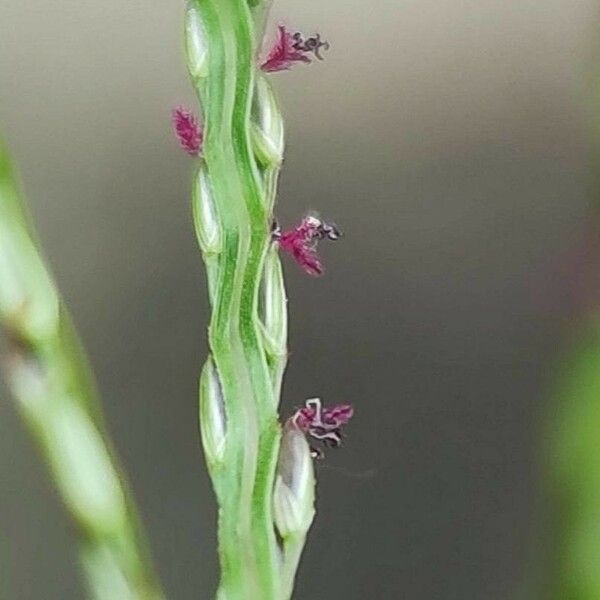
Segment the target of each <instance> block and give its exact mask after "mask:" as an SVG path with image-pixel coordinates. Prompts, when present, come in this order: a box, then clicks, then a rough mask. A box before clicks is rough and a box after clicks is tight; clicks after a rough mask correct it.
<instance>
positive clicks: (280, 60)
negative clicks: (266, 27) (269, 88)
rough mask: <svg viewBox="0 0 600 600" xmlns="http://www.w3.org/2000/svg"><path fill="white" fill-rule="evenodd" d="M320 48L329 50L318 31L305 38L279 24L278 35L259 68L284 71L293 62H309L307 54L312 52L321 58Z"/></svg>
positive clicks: (327, 44)
mask: <svg viewBox="0 0 600 600" xmlns="http://www.w3.org/2000/svg"><path fill="white" fill-rule="evenodd" d="M321 48H323V49H324V50H329V43H328V42H324V41H321V36H320V35H319V34H318V33H317V34H316V35H314V36H312V37H309V38H306V39H305V38H304V37H303V36H302V34H301V33H299V32H296V33H293V34H292V33H290V32H289V31H288V30H287V29H286V27H285V25H280V26H279V37H278V38H277V41H276V42H275V44H274V46H273V47H272V48H271V51H270V52H269V54H268V55H267V59H266V60H265V62H264V63H263V64H262V65H261V66H260V68H261V69H262V70H263V71H265V72H267V73H271V72H274V71H285V70H286V69H289V68H290V67H292V66H293V64H294V63H297V62H303V63H309V62H311V60H310V58H309V57H308V54H313V55H314V56H316V57H317V58H318V59H319V60H323V57H322V56H321V53H320V52H321Z"/></svg>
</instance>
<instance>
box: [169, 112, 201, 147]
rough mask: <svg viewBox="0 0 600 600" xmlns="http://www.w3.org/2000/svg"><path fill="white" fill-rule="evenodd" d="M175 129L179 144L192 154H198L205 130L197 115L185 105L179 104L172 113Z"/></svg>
mask: <svg viewBox="0 0 600 600" xmlns="http://www.w3.org/2000/svg"><path fill="white" fill-rule="evenodd" d="M171 123H172V124H173V131H174V132H175V135H176V136H177V139H178V140H179V145H180V146H181V147H182V148H183V149H184V150H185V151H186V152H187V153H188V154H189V155H191V156H198V155H199V154H200V152H201V150H202V140H203V132H202V127H201V126H200V124H199V123H198V120H197V119H196V117H195V116H194V115H193V114H192V112H191V111H189V110H188V109H187V108H184V107H183V106H178V107H177V108H174V109H173V112H172V113H171Z"/></svg>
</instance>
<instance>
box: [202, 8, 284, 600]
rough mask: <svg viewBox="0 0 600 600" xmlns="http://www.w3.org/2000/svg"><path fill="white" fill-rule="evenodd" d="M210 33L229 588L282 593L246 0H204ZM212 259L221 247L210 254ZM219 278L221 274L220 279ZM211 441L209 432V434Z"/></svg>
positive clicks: (217, 471)
mask: <svg viewBox="0 0 600 600" xmlns="http://www.w3.org/2000/svg"><path fill="white" fill-rule="evenodd" d="M194 7H195V8H196V9H197V10H198V14H199V15H200V16H201V19H202V24H203V27H204V28H205V34H206V38H207V39H208V40H209V52H208V68H207V70H208V76H207V78H206V81H204V80H196V82H195V83H196V85H197V88H198V92H199V94H200V97H201V98H202V100H203V108H204V122H205V139H204V146H203V155H204V162H205V168H206V172H207V174H208V177H207V179H208V185H209V187H210V195H211V201H212V202H213V203H214V214H215V215H217V218H218V227H219V230H220V238H221V247H220V252H219V253H218V258H217V261H218V268H217V269H216V273H215V269H214V268H213V269H211V272H212V274H211V273H209V277H210V278H212V281H211V290H212V292H211V297H212V304H213V314H212V319H211V323H210V328H209V345H210V350H211V357H212V361H213V362H214V365H215V368H216V377H217V378H218V382H219V384H218V385H219V387H220V389H221V392H222V399H223V404H224V412H225V416H226V430H227V433H226V444H225V450H224V456H223V459H222V465H215V464H213V465H210V461H209V466H210V467H211V474H212V477H213V481H214V485H215V489H216V493H217V498H218V502H219V550H220V556H221V567H222V579H221V587H220V594H221V596H223V597H226V598H227V599H228V600H235V599H236V598H240V599H241V598H256V599H257V600H258V599H259V598H260V599H261V600H263V599H264V600H269V599H273V600H275V599H276V598H278V589H279V581H278V579H279V577H278V573H279V560H280V559H279V549H278V546H277V540H276V537H275V532H274V526H273V519H272V514H271V512H272V510H271V502H272V500H271V498H272V489H273V481H274V475H275V466H276V462H277V451H278V443H279V437H280V428H279V425H278V421H277V412H276V406H277V403H276V401H275V399H274V397H273V386H272V381H271V376H270V371H269V366H268V364H267V353H266V350H265V347H264V341H263V336H262V331H261V327H260V319H259V313H258V304H259V303H258V296H259V290H260V282H261V279H262V272H263V264H264V259H265V254H266V252H267V249H268V247H269V244H270V222H271V214H270V211H269V210H268V208H267V203H266V200H265V197H264V191H263V185H262V181H261V178H260V172H259V170H258V167H257V164H256V159H255V156H254V151H253V149H252V145H251V140H250V126H249V124H250V113H251V109H252V99H253V87H254V77H255V66H254V60H255V51H256V48H255V38H254V31H253V28H254V23H253V18H252V15H251V12H250V9H249V7H248V6H247V4H246V2H245V0H218V1H217V0H196V1H195V2H194V3H193V4H192V8H194ZM205 258H206V259H207V264H208V261H209V260H211V259H214V256H212V257H210V256H207V255H206V253H205ZM215 279H216V280H215ZM205 445H206V441H205Z"/></svg>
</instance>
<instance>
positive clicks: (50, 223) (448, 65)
mask: <svg viewBox="0 0 600 600" xmlns="http://www.w3.org/2000/svg"><path fill="white" fill-rule="evenodd" d="M181 12H182V3H181V2H179V1H174V0H160V1H158V0H154V1H152V0H150V1H148V0H146V1H141V0H128V1H127V2H123V1H116V0H104V1H102V2H92V1H89V0H88V1H84V2H81V1H77V2H76V1H74V0H60V1H55V2H42V0H30V1H29V2H15V1H9V0H4V1H3V2H1V3H0V123H1V127H2V130H3V132H4V134H5V136H6V137H7V139H8V141H9V143H10V144H11V147H12V150H13V153H14V155H15V157H16V159H17V160H18V162H19V164H20V168H21V172H22V175H23V178H24V180H25V182H26V191H27V194H28V196H29V200H30V203H31V206H32V209H33V212H34V214H35V217H36V220H37V224H38V227H39V230H40V234H41V238H42V240H43V242H44V246H45V249H46V251H47V254H48V256H49V259H50V261H51V264H52V267H53V270H54V272H55V274H56V277H57V279H58V281H59V283H60V285H61V288H62V290H63V292H64V295H65V297H66V298H67V300H68V302H69V305H70V307H71V309H72V311H73V313H74V316H75V319H76V322H77V324H78V326H79V330H80V332H81V334H82V336H83V338H84V340H85V342H86V345H87V348H88V350H89V353H90V355H91V358H92V361H93V363H94V365H95V369H96V372H97V376H98V379H99V382H100V386H101V389H102V392H103V396H104V406H105V411H106V414H107V418H108V421H109V424H110V428H111V430H112V432H113V434H114V438H115V441H116V445H117V447H118V449H119V451H120V453H121V456H122V458H123V461H124V463H125V465H126V467H127V470H128V472H129V474H130V477H131V479H132V481H133V487H134V489H135V492H136V495H137V497H138V499H139V502H140V504H141V507H142V511H143V514H144V516H145V520H146V523H147V526H148V529H149V532H150V535H151V538H152V542H153V550H154V554H155V557H156V560H157V563H158V564H159V566H160V572H161V575H162V578H163V579H164V582H165V585H166V587H167V589H168V592H169V594H170V597H171V598H174V599H177V600H187V599H190V600H191V599H192V598H201V599H204V598H210V597H211V595H212V591H213V588H214V586H215V583H216V570H217V565H216V557H215V550H214V546H215V530H214V524H215V523H214V522H215V513H214V509H215V506H214V502H213V497H212V492H211V489H210V484H209V480H208V478H207V475H206V473H205V471H204V467H203V463H202V457H201V454H200V450H199V443H198V439H197V432H196V405H195V404H196V389H195V388H196V383H195V381H196V377H197V371H198V368H199V365H200V364H201V361H202V360H203V358H204V355H205V352H206V343H205V329H204V328H205V325H206V323H207V318H208V315H207V301H206V289H205V284H204V278H203V267H202V264H201V261H200V258H199V255H198V252H197V250H196V246H195V242H194V238H193V234H192V230H191V226H190V219H189V202H188V196H189V188H190V178H191V171H192V165H191V161H190V160H189V159H188V158H187V157H186V156H185V155H183V154H182V153H181V152H180V151H178V148H177V147H176V143H175V142H174V140H173V139H172V137H171V133H170V129H169V109H170V107H171V106H172V105H174V104H177V103H179V102H185V103H189V104H192V102H193V96H192V93H191V90H190V87H189V85H188V83H187V80H186V75H185V69H184V66H183V60H182V56H181V36H180V32H181ZM279 21H284V22H286V23H288V24H290V26H291V27H292V28H298V29H302V30H305V31H306V32H309V33H310V32H312V31H314V30H316V29H318V30H319V31H321V32H322V33H323V35H324V36H325V37H326V38H328V39H329V40H330V41H331V43H332V49H331V50H330V52H329V53H328V54H327V60H326V61H324V62H323V63H322V64H321V63H320V64H315V65H312V66H310V67H305V66H300V67H298V68H297V69H295V70H294V71H292V72H290V73H284V74H280V75H276V76H274V80H275V81H276V87H277V89H278V90H279V92H280V95H281V99H282V104H283V107H284V109H285V113H286V124H287V139H288V152H287V159H286V164H285V169H284V173H283V177H282V182H281V193H280V200H279V209H278V214H279V217H280V219H281V220H282V221H283V222H284V223H286V224H288V223H290V222H292V221H293V220H295V219H296V218H298V217H299V216H300V215H302V213H303V212H304V211H305V210H307V209H311V208H313V209H318V210H319V211H321V213H322V214H323V215H324V216H326V217H329V218H332V219H334V220H336V222H338V223H339V224H340V225H341V226H342V228H343V229H344V231H345V233H346V237H345V238H344V240H343V241H340V242H338V243H337V244H335V245H333V244H331V245H329V246H327V247H323V255H324V260H325V261H326V265H327V268H328V274H327V276H326V277H325V278H322V279H320V280H312V279H310V278H307V277H306V276H304V275H303V274H302V273H301V272H299V270H298V269H297V268H296V266H295V265H293V264H290V263H289V262H288V263H287V264H286V271H287V274H288V285H289V295H290V298H291V301H290V309H291V350H292V356H291V361H290V366H289V370H288V373H287V378H286V385H285V394H284V399H283V412H284V413H286V414H287V413H289V412H290V411H291V410H292V409H293V407H294V406H296V405H299V404H300V403H302V401H303V399H304V398H306V397H309V396H312V395H316V394H318V395H321V396H322V397H323V398H324V399H325V400H326V401H329V402H340V401H344V402H345V401H349V402H352V403H353V404H354V405H355V407H356V419H355V421H354V423H353V424H352V426H351V427H350V430H349V439H348V441H347V444H346V447H345V448H344V449H343V450H340V451H337V452H330V453H329V457H328V459H327V461H326V463H325V464H323V465H322V466H320V467H319V490H318V491H319V499H318V507H319V512H318V519H317V521H316V524H315V526H314V528H313V530H312V533H311V536H310V541H309V545H308V549H307V551H306V554H305V558H304V561H303V564H302V567H301V571H300V575H299V582H298V589H297V595H296V598H298V599H305V600H308V599H309V598H310V599H315V600H317V599H319V600H320V599H321V598H323V599H324V598H331V599H334V600H338V599H339V600H341V599H344V600H362V599H363V598H365V597H366V596H367V597H373V598H386V599H387V598H390V599H391V598H411V600H425V599H434V598H435V599H437V598H440V599H442V598H443V599H444V600H454V599H456V600H458V599H464V598H486V600H495V599H501V598H508V597H510V596H511V595H512V593H513V591H514V590H515V589H516V587H517V585H518V583H519V581H520V580H521V577H522V572H523V567H524V565H525V564H526V559H527V556H528V554H529V550H528V548H529V540H530V537H531V534H532V529H533V527H532V524H533V522H534V521H535V515H536V513H535V510H534V508H533V506H534V498H535V493H536V492H535V489H536V470H535V460H534V459H535V445H536V439H535V434H536V432H537V425H538V416H537V415H538V412H539V411H540V409H541V410H543V402H544V397H545V393H546V382H547V378H548V377H549V376H550V375H551V374H552V371H553V365H554V361H555V359H556V356H557V353H558V350H559V348H560V345H561V343H562V340H563V338H564V336H563V334H562V331H561V326H560V318H559V315H558V309H557V307H556V305H555V303H554V301H553V300H552V295H553V293H554V291H553V290H554V289H555V287H556V286H555V285H554V284H555V283H556V282H555V281H553V275H552V273H553V264H554V262H555V260H556V257H557V256H558V255H559V254H560V253H561V252H563V251H564V249H565V248H567V247H568V246H569V244H570V243H571V240H572V238H574V237H575V236H576V231H577V229H578V227H579V226H580V224H581V222H582V221H583V219H584V217H585V206H586V202H587V191H586V185H587V184H586V171H585V169H586V159H585V156H586V143H585V135H584V133H585V111H584V84H585V68H586V63H589V61H590V56H591V50H592V41H593V36H594V33H595V31H594V30H595V28H596V26H597V21H596V6H595V2H592V1H591V0H581V1H578V0H544V1H543V2H540V1H539V0H520V1H518V2H517V1H512V0H418V1H417V0H378V1H375V2H364V1H359V0H327V2H323V1H322V0H303V1H302V2H298V1H294V0H278V1H277V6H276V8H275V9H274V11H273V24H275V23H277V22H279ZM273 27H274V25H273ZM71 542H72V538H71V532H70V526H69V524H68V521H67V520H66V518H65V517H64V515H63V513H62V510H61V508H60V505H59V503H58V502H57V499H56V497H55V494H54V492H53V490H52V486H51V485H50V483H49V482H48V480H47V478H46V475H45V472H44V470H43V469H42V467H41V465H40V463H39V461H38V457H37V455H36V454H35V452H34V449H33V447H32V445H31V443H30V440H29V438H28V437H27V436H26V434H25V433H24V431H23V430H22V428H21V426H20V424H19V422H18V420H17V418H16V415H15V413H14V411H13V407H12V405H11V402H10V399H9V398H8V397H7V395H6V393H4V392H3V393H2V397H1V401H0V598H2V599H6V600H9V599H10V600H29V599H32V600H42V599H43V600H70V599H76V598H82V596H83V591H82V587H81V584H80V581H79V577H78V573H77V569H76V557H75V554H74V550H73V545H72V543H71Z"/></svg>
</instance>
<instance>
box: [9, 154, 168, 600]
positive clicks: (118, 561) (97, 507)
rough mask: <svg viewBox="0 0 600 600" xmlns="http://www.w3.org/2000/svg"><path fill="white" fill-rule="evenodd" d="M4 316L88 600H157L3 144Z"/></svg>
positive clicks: (84, 370)
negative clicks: (72, 526) (73, 533)
mask: <svg viewBox="0 0 600 600" xmlns="http://www.w3.org/2000/svg"><path fill="white" fill-rule="evenodd" d="M0 320H1V323H2V325H3V326H4V329H5V331H6V332H7V336H6V338H7V341H8V343H7V353H6V356H5V359H6V360H4V361H3V362H4V365H3V366H4V371H5V375H6V380H7V383H8V385H9V387H10V389H11V391H12V392H13V395H14V397H15V398H16V400H17V405H18V408H19V411H20V413H21V415H22V417H23V419H24V421H25V423H26V425H27V426H28V428H29V429H30V431H31V432H32V434H33V436H34V438H35V440H36V441H37V443H38V445H39V447H40V450H41V452H42V455H43V457H44V459H45V461H46V462H47V464H48V467H49V469H50V473H51V475H52V478H53V480H54V483H55V484H56V487H57V489H58V492H59V493H60V495H61V497H62V500H63V501H64V504H65V506H66V508H67V509H68V511H69V513H70V515H71V516H72V518H73V519H74V521H75V523H76V524H77V526H78V532H79V536H80V550H81V553H80V554H81V561H82V566H83V568H84V571H85V574H86V576H87V582H88V586H89V591H90V594H91V597H93V598H95V599H96V600H116V599H119V600H160V599H162V598H163V597H164V596H163V594H162V592H161V590H160V585H159V583H158V581H157V578H156V576H155V575H154V572H153V568H152V565H151V560H150V557H149V551H148V547H147V544H146V542H145V539H144V536H143V535H142V532H141V528H140V523H139V519H138V516H137V513H136V510H135V507H134V503H133V500H132V497H131V494H130V492H129V489H128V485H127V483H126V481H125V479H124V477H123V475H122V473H121V470H120V468H119V467H118V464H117V460H116V458H115V453H114V452H113V449H112V447H111V444H110V442H109V440H108V436H107V434H106V431H105V427H104V424H103V421H102V416H101V411H100V408H99V404H98V399H97V394H96V389H95V385H94V382H93V378H92V376H91V372H90V369H89V366H88V362H87V359H86V357H85V355H84V352H83V350H82V347H81V344H80V343H79V340H78V339H77V336H76V334H75V331H74V329H73V327H72V325H71V322H70V319H69V316H68V314H67V311H66V309H65V307H64V304H63V303H62V301H61V299H60V297H59V293H58V291H57V289H56V286H55V285H54V282H53V280H52V278H51V275H50V274H49V272H48V269H47V268H46V266H45V264H44V260H43V258H42V257H41V255H40V253H39V251H38V243H37V240H36V237H35V234H34V232H33V228H32V226H31V223H30V219H29V218H28V215H27V214H26V209H25V207H24V205H23V203H22V201H21V198H20V194H19V191H18V189H17V184H16V177H15V174H14V171H13V169H12V166H11V163H10V159H9V156H8V153H7V151H6V149H5V148H4V147H3V146H2V144H1V143H0Z"/></svg>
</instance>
